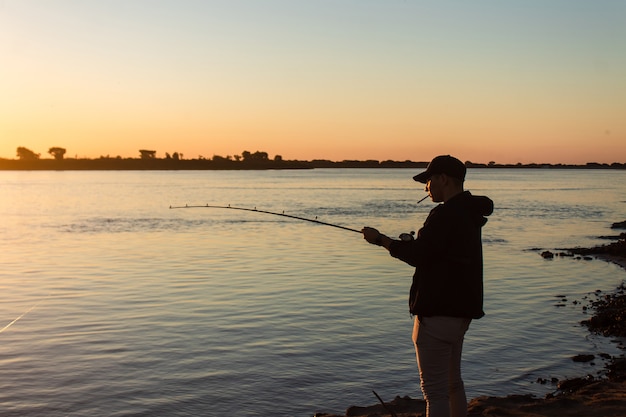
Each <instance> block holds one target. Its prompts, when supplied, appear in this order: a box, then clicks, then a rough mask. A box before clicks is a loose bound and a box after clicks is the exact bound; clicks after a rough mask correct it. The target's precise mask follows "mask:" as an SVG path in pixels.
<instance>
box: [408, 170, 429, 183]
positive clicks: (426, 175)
mask: <svg viewBox="0 0 626 417" xmlns="http://www.w3.org/2000/svg"><path fill="white" fill-rule="evenodd" d="M431 176H432V175H431V173H430V172H428V171H424V172H422V173H421V174H417V175H416V176H414V177H413V179H414V180H415V181H417V182H421V183H423V184H426V183H427V182H428V180H429V179H430V177H431Z"/></svg>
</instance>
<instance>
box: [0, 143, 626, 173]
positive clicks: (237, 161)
mask: <svg viewBox="0 0 626 417" xmlns="http://www.w3.org/2000/svg"><path fill="white" fill-rule="evenodd" d="M48 153H49V154H50V155H51V156H52V159H42V158H41V154H38V153H35V152H33V151H32V150H30V149H28V148H25V147H22V146H20V147H18V148H17V157H18V159H17V160H12V159H3V158H0V169H2V170H17V169H22V170H205V169H311V168H425V167H426V166H427V165H428V161H421V162H414V161H409V160H406V161H392V160H386V161H378V160H373V159H371V160H365V161H359V160H343V161H330V160H326V159H314V160H312V161H299V160H284V159H283V157H282V156H281V155H276V156H275V157H274V158H273V159H270V157H269V155H268V153H267V152H262V151H256V152H249V151H243V152H242V153H241V155H234V156H231V155H228V156H220V155H213V157H211V158H205V157H203V156H202V155H199V156H198V158H194V159H184V158H183V154H182V153H178V152H174V153H172V154H169V153H168V152H166V153H165V157H164V158H157V156H156V154H157V151H155V150H148V149H140V150H139V157H138V158H122V157H121V156H117V157H111V156H108V155H107V156H100V157H99V158H96V159H88V158H65V154H66V153H67V151H66V149H65V148H62V147H59V146H53V147H51V148H50V149H48ZM465 165H466V166H467V167H468V168H561V169H569V168H589V169H626V163H617V162H616V163H612V164H601V163H596V162H589V163H587V164H584V165H574V164H535V163H531V164H521V163H517V164H497V163H496V162H495V161H490V162H489V163H487V164H483V163H475V162H471V161H466V162H465Z"/></svg>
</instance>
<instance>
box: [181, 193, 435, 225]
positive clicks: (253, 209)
mask: <svg viewBox="0 0 626 417" xmlns="http://www.w3.org/2000/svg"><path fill="white" fill-rule="evenodd" d="M428 197H430V195H427V196H426V197H424V198H422V199H421V200H419V201H418V202H417V204H419V203H421V202H422V201H424V200H426V199H427V198H428ZM185 208H214V209H228V210H242V211H252V212H255V213H264V214H271V215H273V216H281V217H288V218H290V219H296V220H304V221H307V222H311V223H317V224H322V225H324V226H332V227H336V228H338V229H343V230H348V231H350V232H355V233H363V232H362V231H361V230H356V229H352V228H350V227H346V226H341V225H338V224H333V223H328V222H323V221H321V220H317V217H316V218H315V219H307V218H306V217H300V216H294V215H291V214H285V212H282V213H276V212H273V211H267V210H259V209H257V208H256V207H255V208H245V207H233V206H231V205H230V204H229V205H227V206H215V205H210V204H205V205H195V206H190V205H188V204H185V205H184V206H170V209H185ZM414 233H415V232H411V234H410V235H413V234H414ZM404 234H405V233H403V235H404Z"/></svg>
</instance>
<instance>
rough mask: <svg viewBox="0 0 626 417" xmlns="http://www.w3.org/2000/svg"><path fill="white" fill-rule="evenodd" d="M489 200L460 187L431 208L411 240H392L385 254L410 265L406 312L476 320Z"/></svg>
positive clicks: (480, 299)
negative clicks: (457, 191) (411, 276)
mask: <svg viewBox="0 0 626 417" xmlns="http://www.w3.org/2000/svg"><path fill="white" fill-rule="evenodd" d="M492 212H493V201H491V200H490V199H489V198H488V197H484V196H473V195H472V194H471V193H470V192H469V191H464V192H462V193H461V194H458V195H456V196H454V197H452V198H451V199H450V200H448V201H447V202H446V203H445V204H440V205H438V206H437V207H435V208H434V209H432V210H431V212H430V214H429V215H428V218H427V219H426V221H425V222H424V226H423V227H422V228H421V229H420V230H419V232H418V234H417V238H416V239H415V240H413V241H408V242H405V241H397V240H396V241H393V242H392V244H391V246H390V247H389V253H390V254H391V256H393V257H395V258H398V259H400V260H402V261H404V262H406V263H408V264H409V265H411V266H414V267H415V274H414V275H413V284H412V285H411V293H410V297H409V309H410V312H411V314H413V315H417V316H426V317H428V316H451V317H466V318H480V317H482V316H484V315H485V313H484V312H483V255H482V242H481V228H482V226H483V225H484V224H485V223H487V218H486V216H489V215H490V214H491V213H492Z"/></svg>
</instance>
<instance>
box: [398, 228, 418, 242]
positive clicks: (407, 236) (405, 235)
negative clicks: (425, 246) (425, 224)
mask: <svg viewBox="0 0 626 417" xmlns="http://www.w3.org/2000/svg"><path fill="white" fill-rule="evenodd" d="M400 240H402V241H404V242H410V241H411V240H415V231H413V230H411V233H400Z"/></svg>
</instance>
